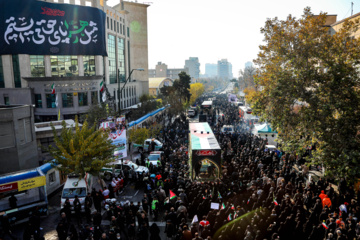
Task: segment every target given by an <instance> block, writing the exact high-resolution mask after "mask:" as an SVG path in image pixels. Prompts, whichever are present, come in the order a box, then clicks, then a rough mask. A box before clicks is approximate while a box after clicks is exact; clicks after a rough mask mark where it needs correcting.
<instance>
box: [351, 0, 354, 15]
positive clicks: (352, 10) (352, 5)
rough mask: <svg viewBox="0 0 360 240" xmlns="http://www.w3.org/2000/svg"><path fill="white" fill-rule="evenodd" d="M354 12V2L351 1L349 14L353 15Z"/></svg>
mask: <svg viewBox="0 0 360 240" xmlns="http://www.w3.org/2000/svg"><path fill="white" fill-rule="evenodd" d="M353 12H354V2H351V16H352V15H353Z"/></svg>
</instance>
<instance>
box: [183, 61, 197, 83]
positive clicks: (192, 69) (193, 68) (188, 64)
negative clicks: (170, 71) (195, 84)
mask: <svg viewBox="0 0 360 240" xmlns="http://www.w3.org/2000/svg"><path fill="white" fill-rule="evenodd" d="M185 68H187V69H189V75H190V77H191V78H192V79H199V77H200V63H199V58H197V57H190V58H189V59H188V60H185Z"/></svg>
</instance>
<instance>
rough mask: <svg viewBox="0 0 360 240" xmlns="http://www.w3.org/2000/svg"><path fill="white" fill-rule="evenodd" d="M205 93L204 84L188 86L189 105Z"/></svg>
mask: <svg viewBox="0 0 360 240" xmlns="http://www.w3.org/2000/svg"><path fill="white" fill-rule="evenodd" d="M204 92H205V87H204V84H202V83H192V84H190V94H191V97H190V105H193V104H194V103H195V101H196V99H197V98H198V97H200V96H201V95H202V94H203V93H204Z"/></svg>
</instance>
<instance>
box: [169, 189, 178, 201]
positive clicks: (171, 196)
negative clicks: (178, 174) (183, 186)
mask: <svg viewBox="0 0 360 240" xmlns="http://www.w3.org/2000/svg"><path fill="white" fill-rule="evenodd" d="M169 192H170V199H174V198H176V194H175V193H174V192H173V191H171V190H169Z"/></svg>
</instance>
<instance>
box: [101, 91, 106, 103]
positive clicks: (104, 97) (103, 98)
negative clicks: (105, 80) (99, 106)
mask: <svg viewBox="0 0 360 240" xmlns="http://www.w3.org/2000/svg"><path fill="white" fill-rule="evenodd" d="M102 101H103V102H105V101H106V93H105V92H103V94H102Z"/></svg>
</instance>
